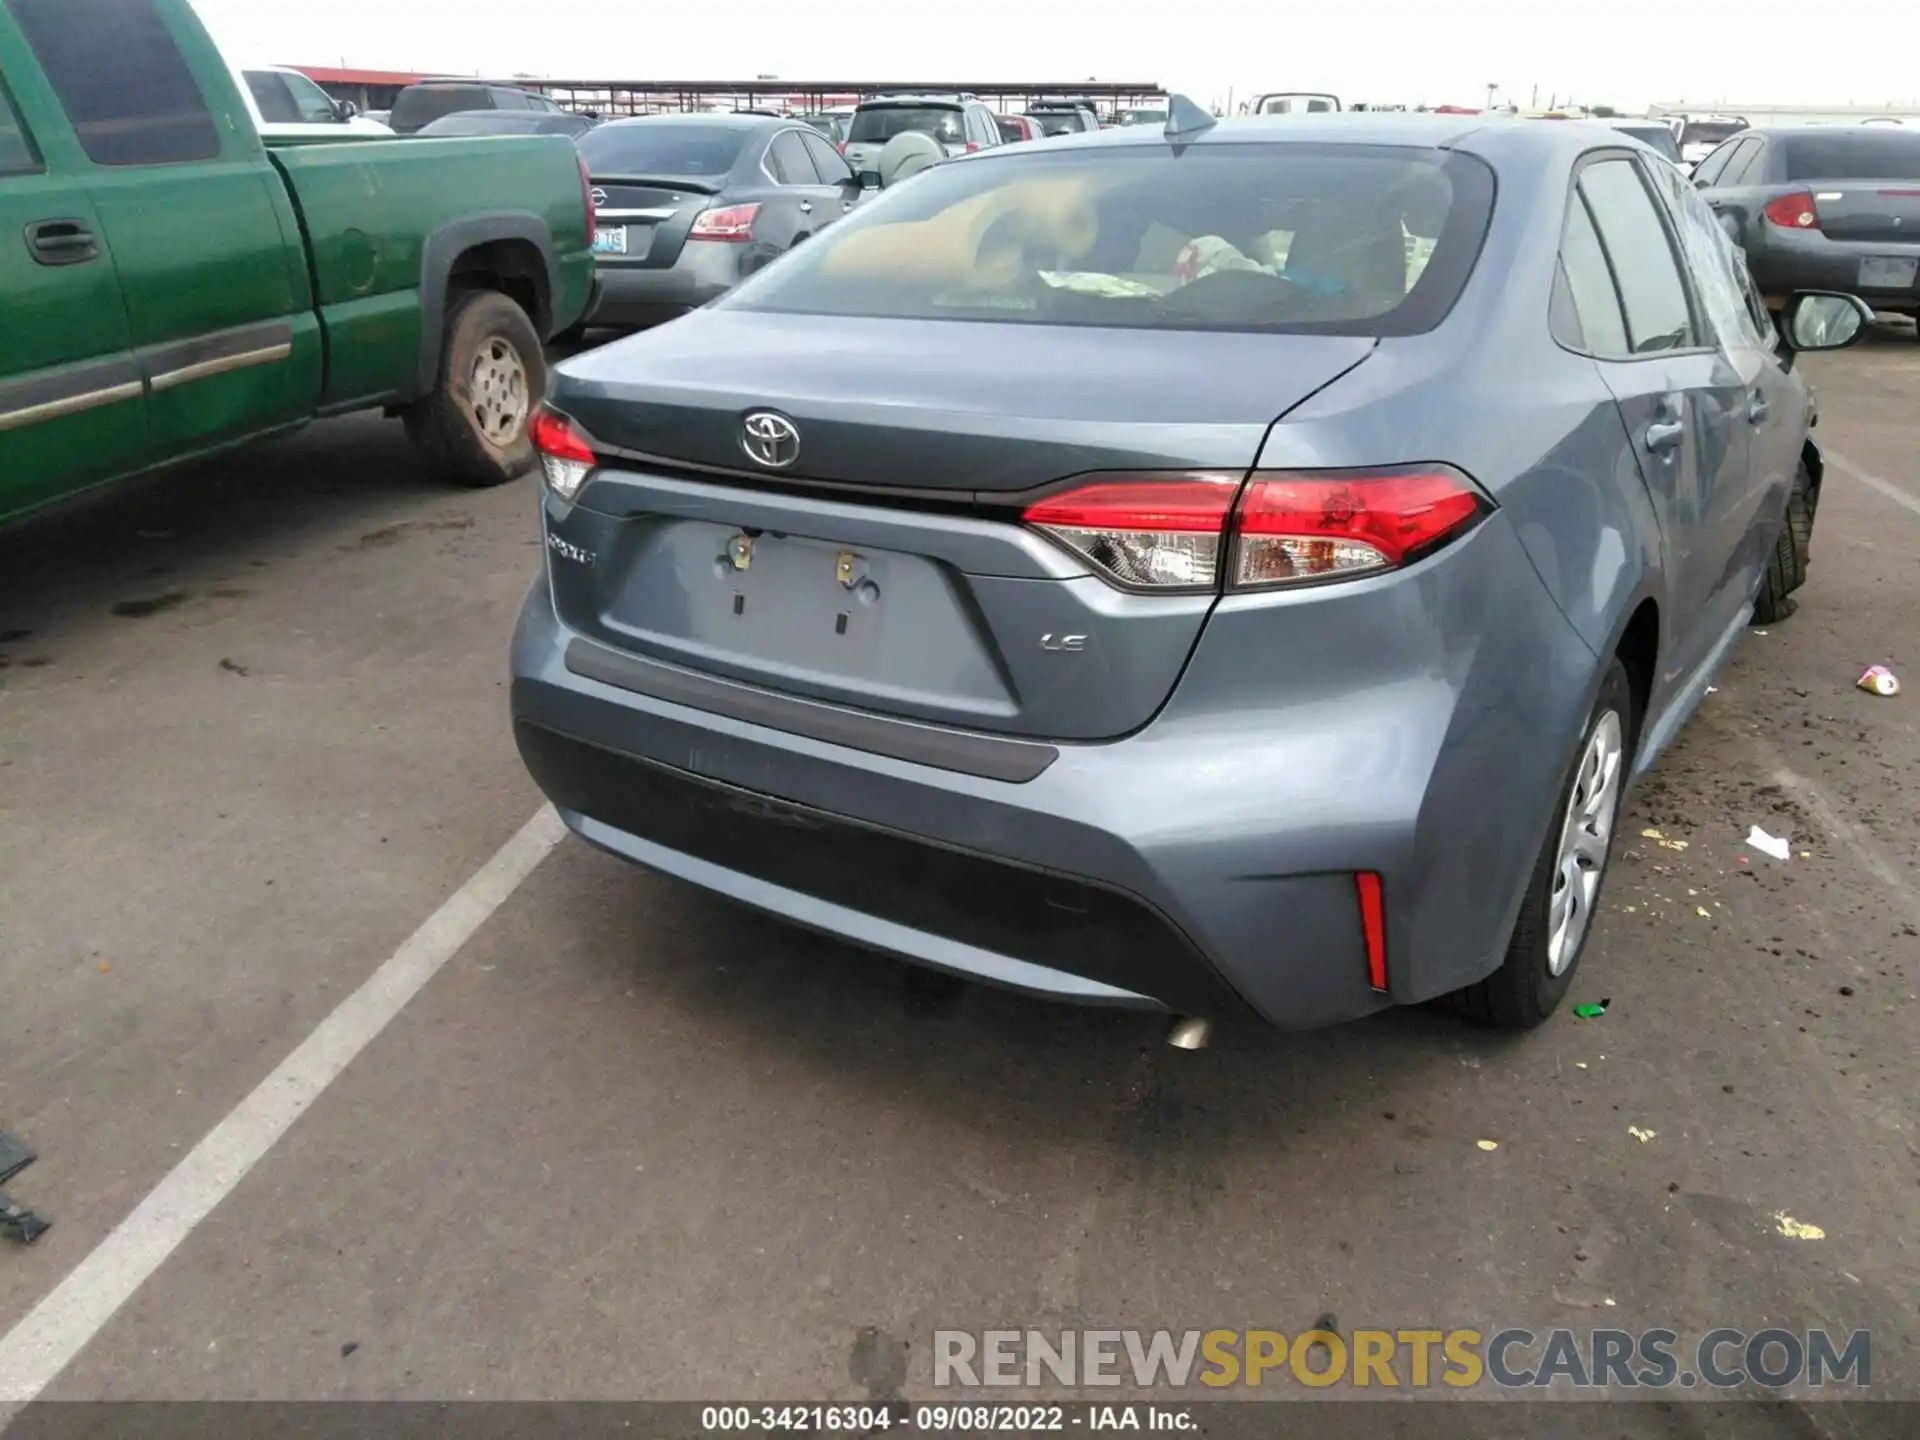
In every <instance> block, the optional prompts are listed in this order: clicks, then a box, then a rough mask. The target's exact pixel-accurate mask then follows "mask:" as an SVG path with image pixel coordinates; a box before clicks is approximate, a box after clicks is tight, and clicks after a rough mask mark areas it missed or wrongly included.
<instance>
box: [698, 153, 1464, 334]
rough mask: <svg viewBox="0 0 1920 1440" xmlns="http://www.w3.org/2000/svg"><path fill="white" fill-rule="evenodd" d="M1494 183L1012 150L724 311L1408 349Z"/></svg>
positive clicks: (1294, 161) (1336, 167)
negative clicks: (1366, 340) (1370, 338)
mask: <svg viewBox="0 0 1920 1440" xmlns="http://www.w3.org/2000/svg"><path fill="white" fill-rule="evenodd" d="M1493 189H1494V182H1493V172H1492V171H1491V170H1489V169H1488V168H1487V167H1486V166H1485V165H1484V164H1483V163H1482V162H1480V161H1478V160H1476V159H1474V158H1472V157H1471V156H1467V155H1462V154H1458V153H1453V152H1443V151H1437V150H1429V149H1410V148H1401V147H1390V146H1373V145H1346V144H1306V143H1297V144H1277V145H1237V144H1236V145H1202V146H1197V147H1192V148H1189V149H1187V150H1186V151H1185V153H1183V154H1179V155H1177V156H1176V154H1175V152H1174V151H1173V150H1172V149H1171V148H1170V147H1167V146H1163V145H1153V146H1129V147H1124V148H1113V149H1093V150H1071V149H1070V150H1065V151H1052V150H1049V149H1047V148H1044V147H1043V148H1029V147H1024V146H1020V147H1011V148H1009V149H1008V150H1007V151H1005V152H1003V153H1000V154H996V155H995V156H994V157H993V158H991V159H987V160H970V161H966V162H964V163H961V164H957V165H948V166H941V167H939V168H936V169H933V170H928V171H925V172H923V173H922V174H920V175H918V176H916V177H915V178H914V179H913V180H912V182H911V183H909V184H905V185H902V186H900V187H899V188H897V189H894V190H889V191H886V192H884V193H883V194H882V195H880V196H879V197H878V198H876V199H874V200H872V201H869V202H868V203H867V204H866V205H864V206H862V207H861V208H860V209H859V210H857V211H856V212H855V213H854V214H853V215H852V216H851V217H849V218H848V219H845V220H842V221H840V222H839V223H838V224H837V225H835V226H833V227H832V228H831V229H829V230H827V231H825V232H824V233H823V234H821V235H818V236H816V237H815V238H814V239H813V240H812V241H811V242H810V243H808V244H807V245H806V246H805V247H803V248H802V249H800V250H797V251H795V252H794V253H793V254H791V255H790V256H788V257H787V258H786V259H785V260H783V261H782V262H781V263H780V264H778V265H775V266H772V267H771V268H769V269H768V270H766V271H764V272H762V273H761V274H760V275H757V276H755V277H754V278H753V279H752V280H750V281H748V282H747V283H746V284H745V285H743V286H741V287H740V288H738V289H736V290H734V291H733V292H732V294H731V296H730V297H729V298H728V299H726V300H724V301H722V302H720V303H721V304H723V305H734V306H739V307H741V308H744V309H752V310H768V311H778V312H783V313H789V314H811V315H858V316H875V317H887V318H897V319H913V320H986V321H997V322H1005V323H1010V324H1016V323H1025V324H1040V325H1085V326H1115V327H1132V328H1142V329H1168V330H1189V329H1197V330H1258V331H1276V332H1289V333H1302V334H1341V335H1410V334H1416V333H1418V332H1420V331H1424V330H1428V329H1431V328H1432V327H1433V326H1435V325H1437V324H1439V322H1440V321H1441V319H1442V318H1444V317H1445V315H1446V313H1447V311H1448V310H1449V309H1450V308H1451V307H1452V305H1453V302H1454V300H1455V299H1456V298H1457V297H1458V295H1459V293H1460V290H1461V288H1462V287H1463V286H1464V285H1465V284H1466V279H1467V275H1468V273H1469V272H1470V271H1471V270H1472V268H1473V264H1474V260H1475V259H1476V257H1477V256H1478V254H1479V250H1480V242H1481V240H1482V238H1483V237H1484V236H1485V234H1486V228H1487V222H1488V219H1489V217H1490V215H1491V213H1492V208H1493Z"/></svg>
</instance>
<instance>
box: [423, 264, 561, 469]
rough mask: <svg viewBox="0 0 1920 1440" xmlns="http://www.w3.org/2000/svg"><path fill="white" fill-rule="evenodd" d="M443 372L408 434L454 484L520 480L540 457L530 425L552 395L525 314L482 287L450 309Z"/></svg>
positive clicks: (543, 359) (535, 335)
mask: <svg viewBox="0 0 1920 1440" xmlns="http://www.w3.org/2000/svg"><path fill="white" fill-rule="evenodd" d="M440 348H441V358H440V375H439V379H438V381H437V382H436V383H435V385H434V388H433V391H432V393H431V394H429V395H427V396H426V398H424V399H423V400H421V401H420V402H419V403H418V404H417V405H415V406H413V408H412V409H410V410H408V411H407V436H408V438H409V439H411V440H412V441H413V442H414V444H416V445H418V446H419V447H420V449H421V451H422V452H423V453H424V454H425V456H426V458H427V460H428V463H430V464H431V465H432V466H433V467H434V469H436V470H438V471H439V472H440V473H441V474H442V475H444V476H445V477H446V478H447V479H448V480H450V481H452V482H453V483H454V484H456V485H468V486H473V487H475V488H480V487H484V486H488V485H499V484H502V483H504V482H505V481H508V480H513V479H517V478H518V477H520V476H522V475H525V474H526V473H527V472H528V471H530V470H532V469H533V467H534V465H535V463H536V462H537V460H538V458H539V457H538V456H537V455H536V454H535V453H534V449H533V441H532V439H531V438H530V437H529V435H528V434H527V422H528V420H529V419H530V418H531V416H532V414H533V408H534V406H536V405H538V404H539V403H540V401H541V399H542V398H543V397H544V396H545V395H546V392H547V361H546V355H545V353H544V352H543V350H542V349H541V346H540V336H539V334H538V332H537V331H535V329H534V328H533V322H532V321H531V320H529V319H528V318H527V312H526V311H524V310H522V309H521V308H520V307H519V306H518V305H516V304H514V302H513V301H512V300H510V299H508V298H507V297H506V296H505V295H502V294H499V293H498V292H497V291H492V290H478V291H475V292H473V293H471V294H468V295H463V296H461V297H460V298H459V299H458V300H457V301H455V302H454V304H453V307H452V308H451V309H450V310H449V311H448V313H447V325H446V339H445V343H444V344H442V346H441V347H440Z"/></svg>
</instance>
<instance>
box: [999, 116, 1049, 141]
mask: <svg viewBox="0 0 1920 1440" xmlns="http://www.w3.org/2000/svg"><path fill="white" fill-rule="evenodd" d="M993 118H994V120H995V121H996V122H997V123H998V124H999V126H1000V138H1001V139H1002V140H1004V141H1006V142H1007V144H1009V145H1011V144H1013V142H1014V141H1016V140H1042V139H1045V138H1046V133H1047V132H1046V131H1044V130H1042V129H1041V128H1040V122H1039V121H1037V120H1035V119H1034V118H1033V117H1032V116H1030V115H996V116H994V117H993Z"/></svg>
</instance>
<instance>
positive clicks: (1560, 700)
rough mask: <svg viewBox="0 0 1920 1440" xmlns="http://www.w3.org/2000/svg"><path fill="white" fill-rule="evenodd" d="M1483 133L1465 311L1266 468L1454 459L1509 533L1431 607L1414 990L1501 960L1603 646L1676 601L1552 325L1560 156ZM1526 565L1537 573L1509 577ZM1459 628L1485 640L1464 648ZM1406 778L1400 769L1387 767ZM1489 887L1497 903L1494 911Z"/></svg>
mask: <svg viewBox="0 0 1920 1440" xmlns="http://www.w3.org/2000/svg"><path fill="white" fill-rule="evenodd" d="M1483 137H1484V140H1483ZM1472 139H1473V143H1471V144H1469V145H1466V146H1463V148H1468V149H1472V150H1475V151H1478V152H1480V153H1482V154H1484V155H1485V156H1486V158H1488V159H1489V160H1490V162H1491V163H1493V164H1494V167H1495V169H1496V171H1497V173H1498V175H1499V189H1498V195H1497V199H1496V204H1495V214H1494V221H1493V224H1492V227H1491V229H1490V230H1489V232H1488V235H1487V238H1486V241H1485V244H1484V246H1483V249H1482V253H1481V257H1480V261H1479V264H1478V265H1477V266H1476V268H1475V272H1474V274H1473V276H1472V277H1471V278H1470V279H1469V281H1468V284H1467V287H1466V289H1465V291H1464V292H1463V293H1462V295H1461V298H1460V300H1459V302H1458V304H1457V305H1456V306H1455V307H1454V310H1453V312H1452V313H1451V314H1450V315H1449V316H1448V317H1447V319H1446V320H1445V321H1443V322H1442V323H1441V325H1440V326H1439V327H1438V328H1437V329H1435V330H1434V331H1433V332H1431V333H1430V334H1427V335H1423V336H1414V337H1408V338H1405V339H1395V340H1387V341H1383V342H1382V343H1381V345H1380V347H1379V349H1378V351H1377V352H1376V354H1375V355H1374V356H1373V358H1371V359H1370V360H1368V361H1367V362H1366V363H1365V364H1364V365H1361V366H1359V367H1358V368H1357V369H1355V370H1354V371H1353V372H1351V373H1350V374H1349V375H1347V376H1346V377H1344V378H1343V379H1342V380H1340V381H1339V383H1337V384H1335V385H1332V386H1329V387H1328V388H1327V389H1326V390H1324V391H1322V392H1321V393H1320V394H1319V395H1316V396H1315V397H1313V398H1312V399H1310V400H1308V401H1307V402H1306V403H1305V404H1303V405H1301V406H1300V407H1299V408H1297V409H1295V410H1294V411H1292V412H1290V413H1289V414H1288V415H1287V416H1286V417H1285V418H1284V420H1282V421H1281V422H1280V423H1279V424H1277V425H1275V426H1274V427H1273V430H1272V431H1271V433H1270V434H1269V436H1268V440H1267V443H1266V446H1265V447H1264V449H1263V451H1262V454H1261V458H1260V464H1261V466H1262V467H1265V468H1286V467H1290V466H1356V467H1358V466H1374V465H1394V464H1413V463H1419V462H1422V461H1444V462H1447V463H1450V464H1453V465H1456V466H1458V467H1459V468H1461V469H1462V470H1464V471H1466V472H1467V473H1468V474H1469V475H1471V476H1473V477H1474V479H1476V480H1477V481H1478V482H1479V483H1480V484H1481V485H1482V486H1483V487H1484V488H1485V489H1486V490H1487V492H1488V493H1489V494H1490V495H1491V496H1492V497H1493V499H1494V500H1495V502H1496V503H1497V504H1498V506H1499V513H1498V515H1497V516H1496V517H1495V518H1494V520H1493V521H1492V522H1491V523H1490V524H1489V526H1488V527H1487V531H1488V534H1487V535H1486V536H1485V537H1483V538H1482V540H1481V541H1480V543H1479V545H1478V546H1477V547H1476V548H1477V549H1488V548H1490V546H1491V544H1492V542H1493V540H1494V539H1495V538H1496V537H1498V536H1506V537H1509V538H1510V541H1511V544H1510V545H1509V546H1508V548H1507V549H1506V550H1505V551H1504V557H1503V566H1496V567H1494V568H1495V569H1496V570H1503V573H1502V574H1501V577H1500V578H1499V579H1498V580H1495V579H1494V578H1493V574H1492V572H1489V573H1488V575H1487V577H1486V578H1485V579H1484V580H1483V582H1482V584H1481V586H1480V588H1479V592H1478V593H1470V592H1462V593H1461V594H1459V595H1457V596H1455V597H1454V598H1453V600H1452V602H1451V603H1450V607H1449V613H1446V614H1435V615H1432V616H1430V617H1429V619H1430V620H1432V621H1434V622H1440V623H1443V628H1444V629H1445V630H1446V631H1447V633H1449V634H1452V635H1453V636H1454V637H1455V639H1454V640H1452V641H1449V642H1448V643H1447V644H1444V645H1438V646H1437V648H1436V649H1435V650H1434V652H1433V654H1434V661H1433V678H1434V679H1435V680H1436V681H1437V682H1439V683H1440V684H1442V685H1443V686H1444V687H1445V689H1446V690H1447V691H1448V692H1450V694H1451V697H1452V698H1451V701H1450V703H1449V704H1448V705H1447V706H1446V707H1445V714H1446V717H1447V718H1446V720H1445V721H1444V727H1445V733H1444V735H1442V736H1429V737H1428V738H1429V740H1430V741H1431V744H1430V747H1429V748H1428V749H1427V750H1426V751H1425V758H1423V759H1422V760H1421V761H1420V762H1419V767H1422V768H1423V774H1422V776H1421V783H1420V784H1419V785H1418V786H1417V787H1416V788H1414V789H1412V790H1411V791H1406V792H1402V793H1412V794H1419V795H1423V796H1424V801H1423V804H1422V807H1421V811H1420V814H1419V816H1418V818H1417V820H1416V821H1415V823H1414V825H1413V827H1412V838H1411V848H1410V850H1409V852H1408V853H1407V854H1406V855H1405V856H1404V857H1402V859H1401V860H1400V861H1399V862H1397V863H1396V865H1395V867H1394V869H1395V873H1394V875H1393V877H1392V883H1393V885H1395V886H1397V887H1398V893H1399V896H1400V900H1399V902H1398V903H1397V904H1394V905H1392V906H1390V908H1392V909H1394V910H1395V911H1396V912H1397V916H1398V918H1397V920H1396V922H1395V923H1396V924H1397V925H1400V926H1403V927H1406V930H1407V933H1406V934H1405V935H1404V936H1402V937H1400V938H1401V943H1402V944H1404V945H1405V946H1406V951H1405V952H1403V953H1411V954H1413V955H1416V956H1417V957H1418V960H1417V964H1416V967H1415V968H1416V973H1415V974H1414V975H1412V976H1404V977H1402V978H1404V979H1405V980H1406V981H1408V983H1409V987H1410V988H1409V990H1408V992H1407V993H1405V994H1402V992H1401V980H1400V979H1396V982H1395V994H1396V998H1402V999H1412V998H1425V997H1426V996H1430V995H1433V994H1437V993H1441V992H1443V991H1445V990H1448V989H1451V988H1454V987H1455V986H1457V985H1461V984H1465V983H1468V982H1469V981H1471V980H1474V979H1476V978H1478V977H1479V976H1480V975H1483V974H1485V973H1486V972H1487V970H1489V969H1490V968H1491V967H1492V966H1493V965H1494V964H1495V963H1497V961H1498V958H1499V953H1500V949H1501V947H1503V946H1504V944H1505V938H1506V936H1507V935H1508V934H1509V933H1510V932H1511V930H1512V926H1513V921H1514V916H1515V915H1516V913H1517V911H1518V906H1519V903H1520V899H1521V895H1522V893H1523V892H1524V890H1525V887H1526V883H1527V879H1528V875H1529V871H1530V868H1531V865H1532V863H1533V861H1534V858H1535V857H1536V856H1537V855H1538V853H1539V849H1540V846H1541V844H1542V843H1543V838H1544V835H1545V832H1546V830H1547V827H1548V826H1549V825H1550V824H1551V823H1552V822H1553V819H1554V811H1555V809H1556V806H1557V804H1558V799H1559V791H1560V787H1561V784H1562V783H1563V781H1564V778H1565V775H1566V773H1567V767H1568V765H1569V763H1570V762H1571V760H1572V758H1573V752H1574V748H1575V745H1576V743H1577V741H1578V739H1579V735H1580V730H1581V727H1582V726H1584V724H1585V722H1586V719H1587V716H1588V714H1589V713H1590V710H1591V707H1592V704H1593V700H1594V696H1595V694H1596V693H1597V690H1598V687H1599V683H1600V679H1601V676H1602V674H1603V672H1604V668H1605V667H1604V662H1603V660H1602V657H1605V656H1610V655H1611V654H1612V652H1613V650H1614V648H1615V647H1616V646H1617V645H1618V643H1619V639H1620V636H1621V634H1622V632H1623V630H1624V629H1625V626H1626V624H1627V621H1628V619H1629V618H1630V617H1631V615H1632V614H1633V612H1634V610H1635V609H1636V607H1637V606H1638V605H1639V603H1640V602H1641V600H1643V599H1645V598H1648V597H1650V596H1651V597H1653V598H1655V599H1656V601H1657V602H1659V603H1660V604H1661V607H1662V614H1663V620H1664V618H1665V617H1666V615H1667V613H1668V609H1669V607H1667V606H1666V604H1665V598H1666V564H1665V559H1664V556H1665V550H1664V544H1663V539H1662V536H1661V534H1660V530H1659V526H1658V523H1657V521H1656V519H1655V517H1654V512H1653V507H1652V503H1651V500H1650V498H1649V496H1648V494H1647V491H1646V487H1645V484H1644V482H1643V480H1642V479H1641V476H1640V471H1639V466H1638V464H1637V462H1636V460H1635V458H1634V455H1633V452H1632V448H1631V441H1630V437H1629V436H1628V434H1627V431H1626V427H1625V425H1624V424H1623V423H1622V421H1621V418H1620V415H1619V411H1618V409H1617V407H1616V406H1615V404H1614V401H1613V397H1612V395H1611V393H1610V392H1609V391H1608V390H1607V388H1606V386H1605V384H1604V382H1603V380H1602V378H1601V376H1600V375H1599V373H1598V370H1597V367H1596V366H1595V365H1594V363H1593V362H1592V361H1591V360H1589V359H1587V358H1586V357H1585V356H1582V355H1577V354H1573V353H1571V352H1569V351H1566V350H1563V349H1561V348H1560V346H1558V345H1557V344H1556V343H1555V342H1554V340H1553V338H1552V335H1551V333H1550V330H1549V325H1548V308H1549V304H1550V302H1551V299H1552V290H1553V280H1554V272H1555V265H1556V262H1557V256H1558V252H1559V243H1560V230H1561V223H1562V217H1563V215H1564V207H1565V203H1566V197H1567V185H1568V181H1567V170H1566V167H1565V166H1563V165H1542V164H1541V163H1540V162H1539V161H1538V160H1537V159H1536V158H1533V157H1527V156H1524V155H1515V154H1512V153H1510V152H1508V153H1503V152H1505V151H1506V150H1507V147H1506V146H1505V145H1504V144H1503V142H1502V139H1501V132H1500V131H1498V130H1497V129H1494V128H1490V129H1489V130H1488V131H1484V132H1480V134H1477V135H1475V136H1474V137H1472ZM1513 565H1519V566H1523V567H1525V570H1526V571H1528V572H1530V573H1527V574H1523V575H1514V574H1511V573H1504V572H1505V571H1510V570H1511V569H1512V566H1513ZM1556 612H1557V613H1556ZM1216 623H1217V622H1216ZM1462 634H1464V635H1470V636H1478V637H1479V639H1478V641H1477V642H1476V643H1460V642H1459V641H1458V638H1457V637H1458V636H1459V635H1462ZM1207 638H1208V639H1209V640H1211V639H1212V632H1211V629H1210V630H1209V634H1208V637H1207ZM1203 649H1204V646H1203ZM1196 663H1197V662H1196ZM1657 703H1658V702H1657V701H1656V705H1657ZM1382 783H1383V784H1385V783H1387V782H1385V781H1383V782H1382ZM1405 783H1407V775H1406V774H1404V773H1403V774H1402V775H1401V776H1399V777H1398V778H1397V779H1396V780H1394V781H1393V784H1394V785H1396V786H1397V785H1403V784H1405ZM1381 803H1382V804H1383V805H1386V804H1391V803H1392V802H1391V800H1389V799H1388V798H1387V797H1385V796H1384V795H1383V797H1382V799H1381ZM1490 892H1493V893H1498V894H1500V896H1501V898H1502V900H1503V901H1504V903H1503V904H1500V905H1499V906H1497V907H1489V906H1487V905H1486V903H1485V900H1484V898H1483V897H1485V896H1487V895H1488V894H1489V893H1490ZM1390 893H1392V890H1391V889H1390ZM1416 937H1417V938H1416ZM1391 948H1392V943H1391V937H1390V949H1391Z"/></svg>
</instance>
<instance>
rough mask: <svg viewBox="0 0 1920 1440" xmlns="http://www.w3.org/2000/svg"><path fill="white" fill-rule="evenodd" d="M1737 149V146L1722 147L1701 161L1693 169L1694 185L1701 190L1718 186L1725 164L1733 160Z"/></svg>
mask: <svg viewBox="0 0 1920 1440" xmlns="http://www.w3.org/2000/svg"><path fill="white" fill-rule="evenodd" d="M1739 148H1740V147H1739V146H1738V145H1722V146H1721V147H1720V148H1719V149H1718V150H1716V151H1714V152H1713V153H1712V154H1711V155H1709V156H1707V158H1706V159H1704V160H1702V161H1701V162H1700V163H1699V165H1697V166H1696V167H1695V168H1694V172H1693V180H1694V183H1695V184H1696V185H1699V186H1702V187H1703V188H1704V187H1706V186H1710V185H1718V184H1719V183H1720V175H1721V172H1723V171H1724V170H1725V169H1726V168H1727V162H1728V161H1729V160H1731V159H1733V152H1734V151H1736V150H1738V149H1739Z"/></svg>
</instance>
